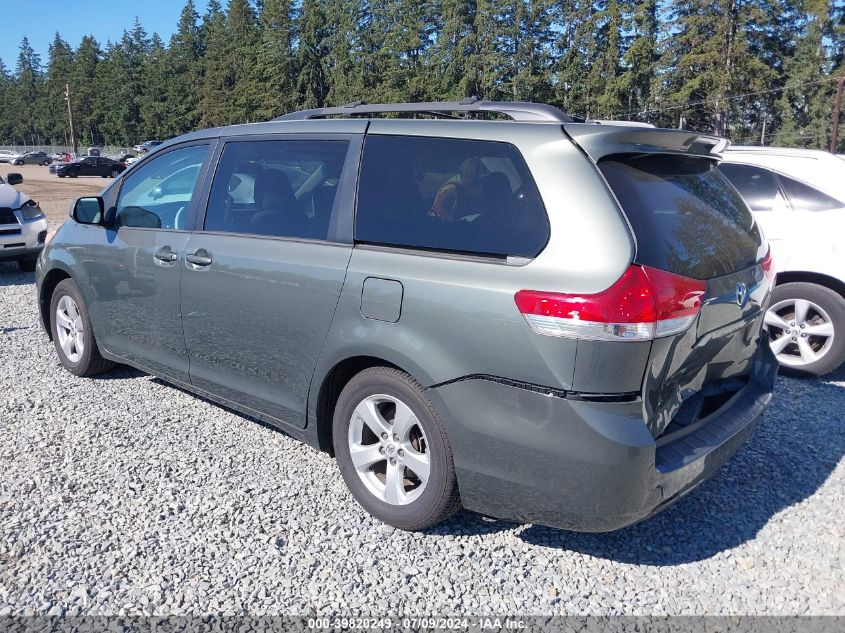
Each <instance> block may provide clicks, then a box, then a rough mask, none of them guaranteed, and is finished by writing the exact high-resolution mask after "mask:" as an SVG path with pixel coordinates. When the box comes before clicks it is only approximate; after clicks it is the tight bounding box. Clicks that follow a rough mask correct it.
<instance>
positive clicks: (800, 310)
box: [766, 283, 845, 376]
mask: <svg viewBox="0 0 845 633" xmlns="http://www.w3.org/2000/svg"><path fill="white" fill-rule="evenodd" d="M766 329H768V331H769V337H770V338H771V345H772V351H773V352H774V353H775V356H777V359H778V362H779V363H780V365H781V367H782V368H783V369H784V370H786V371H787V372H795V373H807V374H813V375H816V376H821V375H823V374H826V373H828V372H831V371H833V370H834V369H836V368H837V367H838V366H839V365H840V364H842V362H843V361H845V299H843V297H842V296H841V295H840V294H838V293H837V292H834V291H833V290H831V289H830V288H826V287H824V286H819V285H816V284H811V283H787V284H783V285H782V286H777V287H775V289H774V291H773V292H772V305H771V307H770V308H769V310H768V312H767V313H766Z"/></svg>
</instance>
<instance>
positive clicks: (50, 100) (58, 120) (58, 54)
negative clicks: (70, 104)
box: [44, 32, 74, 145]
mask: <svg viewBox="0 0 845 633" xmlns="http://www.w3.org/2000/svg"><path fill="white" fill-rule="evenodd" d="M73 66H74V58H73V49H71V47H70V45H69V44H68V43H67V42H65V41H64V40H63V39H62V37H61V35H59V33H58V32H56V35H55V37H54V38H53V42H52V43H51V44H50V48H49V52H48V54H47V76H46V82H45V86H44V99H45V103H44V111H45V116H46V130H45V133H46V137H47V140H48V142H50V143H55V144H62V145H64V144H68V143H69V142H70V139H69V136H70V135H69V130H68V117H67V102H66V101H65V85H66V84H68V83H70V80H71V73H72V72H73Z"/></svg>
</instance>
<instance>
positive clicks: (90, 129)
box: [70, 35, 103, 146]
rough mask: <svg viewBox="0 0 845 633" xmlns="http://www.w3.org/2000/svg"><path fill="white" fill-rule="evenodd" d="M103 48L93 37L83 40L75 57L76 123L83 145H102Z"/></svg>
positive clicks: (72, 81)
mask: <svg viewBox="0 0 845 633" xmlns="http://www.w3.org/2000/svg"><path fill="white" fill-rule="evenodd" d="M101 54H102V52H101V51H100V45H99V44H98V43H97V40H95V39H94V37H93V36H91V35H86V36H85V37H83V38H82V41H81V42H80V44H79V48H77V49H76V54H75V55H74V58H75V59H74V64H73V69H72V71H71V77H70V90H71V93H72V104H73V121H74V124H75V125H76V133H77V137H78V139H79V142H80V144H81V145H88V146H90V145H101V144H102V143H103V136H102V132H101V131H100V126H101V124H100V120H99V117H98V116H97V112H96V105H97V104H96V101H97V95H98V94H99V90H98V82H97V65H98V64H99V63H100V56H101Z"/></svg>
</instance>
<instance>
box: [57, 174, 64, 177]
mask: <svg viewBox="0 0 845 633" xmlns="http://www.w3.org/2000/svg"><path fill="white" fill-rule="evenodd" d="M56 175H57V176H58V177H59V178H64V177H65V175H64V174H56Z"/></svg>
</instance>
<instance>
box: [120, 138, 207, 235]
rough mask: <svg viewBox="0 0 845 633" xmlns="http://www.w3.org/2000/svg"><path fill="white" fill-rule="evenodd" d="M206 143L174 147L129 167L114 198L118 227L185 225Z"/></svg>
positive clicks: (159, 227) (175, 226)
mask: <svg viewBox="0 0 845 633" xmlns="http://www.w3.org/2000/svg"><path fill="white" fill-rule="evenodd" d="M206 153H208V146H207V145H194V146H191V147H183V148H181V149H175V150H173V151H170V152H167V153H165V154H162V155H161V156H158V157H156V158H154V159H152V160H150V161H148V162H146V163H144V164H143V165H140V166H138V167H137V168H136V169H133V170H132V172H131V173H130V174H129V175H128V176H127V177H126V179H125V180H124V182H123V186H122V187H121V189H120V195H119V197H118V199H117V214H116V216H115V222H116V223H117V225H118V226H127V227H130V226H131V227H138V228H153V229H180V230H184V229H187V228H188V219H189V218H188V213H189V209H190V206H191V200H192V199H193V194H194V189H195V188H196V182H197V177H198V176H199V171H200V167H201V166H202V162H203V160H204V159H205V155H206ZM186 176H187V182H188V185H189V186H185V177H186Z"/></svg>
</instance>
